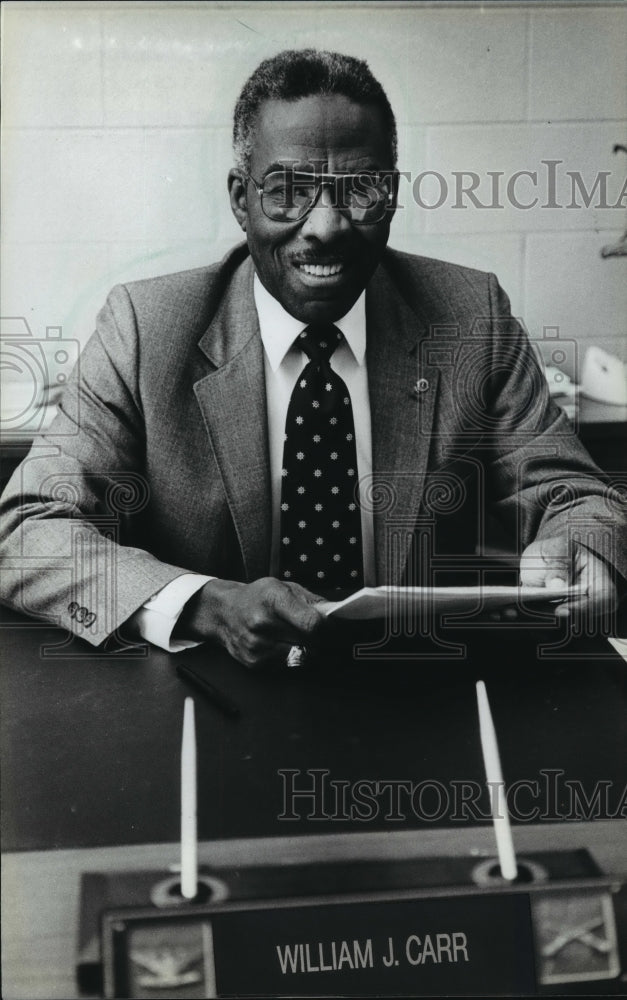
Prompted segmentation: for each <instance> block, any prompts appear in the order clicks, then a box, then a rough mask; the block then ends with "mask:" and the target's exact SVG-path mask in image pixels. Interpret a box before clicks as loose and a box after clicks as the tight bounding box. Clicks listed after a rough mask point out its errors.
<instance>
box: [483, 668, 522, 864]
mask: <svg viewBox="0 0 627 1000" xmlns="http://www.w3.org/2000/svg"><path fill="white" fill-rule="evenodd" d="M477 704H478V707H479V732H480V735H481V749H482V751H483V765H484V767H485V774H486V779H487V782H488V791H489V792H490V798H491V802H492V822H493V824H494V835H495V837H496V849H497V851H498V855H499V864H500V866H501V875H502V876H503V878H506V879H514V878H516V875H517V874H518V869H517V867H516V854H515V852H514V840H513V838H512V828H511V826H510V822H509V814H508V812H507V800H506V798H505V784H504V782H503V771H502V769H501V759H500V757H499V748H498V744H497V742H496V732H495V730H494V722H493V721H492V713H491V712H490V703H489V702H488V695H487V692H486V688H485V684H484V682H483V681H477Z"/></svg>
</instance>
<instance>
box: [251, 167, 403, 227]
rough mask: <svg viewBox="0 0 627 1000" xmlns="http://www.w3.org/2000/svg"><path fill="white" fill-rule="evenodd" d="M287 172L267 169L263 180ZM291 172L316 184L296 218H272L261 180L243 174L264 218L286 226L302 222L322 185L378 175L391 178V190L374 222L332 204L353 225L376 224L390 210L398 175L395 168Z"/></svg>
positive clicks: (312, 207)
mask: <svg viewBox="0 0 627 1000" xmlns="http://www.w3.org/2000/svg"><path fill="white" fill-rule="evenodd" d="M288 172H289V171H288V170H287V169H285V170H270V171H268V173H267V174H266V176H265V177H264V182H265V180H266V178H267V177H270V176H271V175H272V174H280V173H285V174H287V173H288ZM291 173H292V174H298V175H303V176H305V177H313V178H314V179H315V183H316V185H317V191H316V193H315V195H314V199H313V201H312V202H311V205H310V206H309V208H307V209H306V210H305V211H304V212H303V214H302V215H300V216H299V217H298V218H297V219H273V218H272V216H270V215H268V213H267V212H266V210H265V208H264V207H263V195H264V189H263V182H262V183H261V184H260V183H259V181H258V180H257V179H256V178H255V177H253V175H252V174H251V173H248V172H246V173H245V174H244V176H245V178H246V180H247V181H252V184H253V187H254V189H255V191H256V193H257V196H258V198H259V203H260V205H261V211H262V212H263V214H264V215H265V217H266V219H269V220H270V222H278V223H279V224H284V225H288V226H289V225H292V226H293V225H295V224H296V223H297V222H303V220H304V219H306V218H307V216H308V215H309V214H310V213H311V212H312V211H313V209H314V208H315V207H316V204H317V202H318V199H319V198H320V195H321V193H322V189H323V187H329V186H330V185H332V184H333V185H335V184H337V182H338V180H339V179H341V178H349V177H377V178H379V177H389V178H391V180H392V190H391V191H390V192H389V193H388V196H387V199H384V200H383V201H382V202H381V204H382V206H383V211H382V215H381V218H380V219H377V220H376V221H374V222H358V221H357V220H356V219H353V218H351V215H350V209H349V208H339V207H338V206H334V207H336V208H337V211H338V212H341V213H342V215H346V216H347V217H348V219H349V221H350V223H351V225H353V226H377V225H378V224H379V223H380V222H383V220H384V218H385V215H386V212H389V211H390V207H391V206H390V203H391V202H394V199H395V197H396V189H397V184H398V177H399V174H398V171H397V170H385V171H371V172H370V171H368V170H361V171H358V172H357V173H353V174H348V173H347V174H316V173H308V172H307V171H306V170H292V171H291Z"/></svg>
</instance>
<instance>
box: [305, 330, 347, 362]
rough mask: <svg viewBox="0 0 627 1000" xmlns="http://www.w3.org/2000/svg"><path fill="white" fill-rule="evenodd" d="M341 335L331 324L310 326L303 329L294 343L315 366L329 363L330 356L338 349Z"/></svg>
mask: <svg viewBox="0 0 627 1000" xmlns="http://www.w3.org/2000/svg"><path fill="white" fill-rule="evenodd" d="M341 339H342V334H341V332H340V330H338V328H337V327H336V326H333V324H331V323H327V324H320V325H318V324H313V323H312V324H311V325H310V326H307V327H305V329H304V330H303V332H302V333H301V334H300V336H299V337H298V340H297V341H296V343H297V344H298V346H299V347H300V349H301V350H302V351H304V352H305V354H306V355H307V357H308V358H309V360H310V361H313V362H315V363H317V364H323V363H325V362H326V363H327V364H328V362H329V359H330V358H331V355H332V354H333V352H334V350H335V348H336V347H338V345H339V343H340V341H341Z"/></svg>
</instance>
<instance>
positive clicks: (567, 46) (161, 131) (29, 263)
mask: <svg viewBox="0 0 627 1000" xmlns="http://www.w3.org/2000/svg"><path fill="white" fill-rule="evenodd" d="M626 22H627V13H626V11H625V8H624V7H621V6H620V5H615V4H603V3H590V4H579V5H575V6H566V5H561V4H560V5H558V6H551V5H548V4H533V5H525V4H521V5H519V4H507V5H504V6H503V5H498V6H492V5H483V6H476V5H474V4H472V3H467V4H465V5H461V6H460V5H457V6H447V5H446V4H442V3H441V4H438V5H437V6H436V7H434V6H432V5H431V6H430V5H421V4H418V3H413V4H381V5H380V4H377V3H364V4H361V5H354V4H350V5H346V6H344V5H336V4H327V3H317V4H315V3H303V4H298V5H295V4H290V3H288V4H280V3H254V4H247V3H244V4H229V3H220V4H211V3H185V4H182V3H167V2H161V3H155V4H150V3H144V4H140V5H136V4H134V3H124V4H121V3H111V2H100V3H81V2H75V3H64V2H56V3H51V4H48V3H33V2H28V3H15V2H14V3H11V2H8V3H5V4H4V5H3V121H4V137H3V160H4V168H3V169H4V184H3V223H2V237H3V277H2V315H3V316H7V315H8V316H16V315H21V316H24V317H26V319H27V320H28V322H29V323H30V324H31V327H32V329H33V332H34V333H35V334H36V335H42V334H43V332H44V331H45V328H46V327H47V326H62V327H63V331H64V336H68V337H76V338H78V339H79V340H80V341H81V342H84V341H85V339H86V338H87V337H88V336H89V334H90V333H91V330H92V329H93V322H94V317H95V314H96V312H97V310H98V308H99V307H100V305H101V304H102V302H103V300H104V297H105V295H106V293H107V291H108V290H109V288H110V287H111V286H112V285H113V284H115V283H116V282H118V281H126V280H131V279H133V278H137V277H144V276H148V275H154V274H160V273H165V272H168V271H174V270H180V269H182V268H186V267H194V266H199V265H202V264H205V263H208V262H211V261H213V260H215V259H216V258H218V257H219V256H221V255H222V253H223V252H224V251H225V250H226V249H228V248H229V247H230V246H231V245H232V244H233V243H234V242H235V241H237V240H238V239H239V238H240V236H241V234H240V231H239V229H238V227H237V226H236V224H235V222H234V220H233V218H232V216H231V213H230V209H229V206H228V200H227V196H226V174H227V171H228V168H229V166H230V165H231V149H230V122H231V114H232V109H233V106H234V103H235V100H236V98H237V94H238V92H239V89H240V87H241V85H242V83H243V81H244V79H245V78H246V76H247V75H248V74H249V73H250V72H251V71H252V70H253V69H254V67H255V66H256V65H257V63H258V62H259V61H260V60H261V59H262V58H264V57H266V56H268V55H271V54H273V53H276V52H278V51H280V50H281V49H283V48H286V47H303V46H306V45H313V46H316V47H319V48H323V47H324V48H332V49H337V50H340V51H344V52H348V53H350V54H354V55H358V56H361V57H363V58H366V59H367V60H368V62H369V63H370V65H371V67H372V69H373V71H374V73H375V75H377V76H378V77H379V79H380V80H381V82H382V83H383V84H384V86H385V88H386V90H387V91H388V94H389V97H390V100H391V102H392V105H393V107H394V108H395V110H396V113H397V117H398V123H399V133H400V163H399V166H400V167H401V168H402V169H404V170H407V171H410V172H411V175H412V178H415V177H416V176H417V175H419V174H421V173H426V174H427V175H428V176H426V177H425V178H423V179H422V180H421V181H420V184H419V189H418V190H419V195H420V200H422V201H423V202H424V204H425V205H426V204H429V203H430V202H431V203H433V201H434V200H436V199H437V197H438V184H439V185H440V193H441V184H442V182H441V181H439V180H438V176H439V177H441V178H444V181H445V183H446V185H447V187H448V189H449V190H448V196H447V198H446V199H445V201H444V203H443V204H442V205H441V206H440V207H438V208H428V207H424V206H423V207H421V205H420V204H416V200H415V198H414V197H413V195H412V190H411V187H410V185H409V183H407V185H406V186H405V188H404V191H405V196H406V197H405V200H404V207H403V209H402V210H400V211H399V212H398V213H397V217H396V219H395V222H394V227H393V233H392V239H391V245H393V246H396V247H399V248H401V249H405V250H409V251H412V252H416V253H423V254H427V255H431V256H436V257H442V258H444V259H448V260H454V261H457V262H459V263H462V264H466V265H469V266H474V267H479V268H482V269H487V270H492V271H495V272H496V273H497V274H498V275H499V278H500V279H501V283H502V284H503V286H504V287H505V289H506V290H507V291H508V293H509V295H510V298H511V300H512V306H513V309H514V312H515V313H516V314H517V315H521V316H523V317H524V319H525V321H526V324H527V327H528V329H529V330H530V333H531V335H532V336H534V337H537V338H541V337H542V331H543V328H544V327H556V326H557V327H559V328H560V334H561V336H562V337H564V338H567V339H570V340H574V341H575V342H576V344H577V347H578V353H579V355H580V356H582V355H583V351H584V350H585V347H586V346H587V345H588V344H590V343H598V344H600V345H601V346H604V347H605V348H606V349H608V350H611V351H612V352H613V353H616V354H619V355H620V356H622V357H623V358H625V359H627V344H626V338H625V315H626V306H627V302H626V299H625V296H626V294H627V293H626V289H627V281H626V280H625V279H626V277H627V261H626V260H625V258H622V259H620V258H612V259H608V260H602V259H601V257H600V250H601V247H602V246H604V245H606V244H609V243H613V242H615V241H616V240H617V239H618V238H619V236H620V235H621V233H622V231H623V230H624V228H625V225H626V224H627V208H604V207H599V205H598V200H599V199H598V197H597V198H593V200H592V204H591V205H590V206H589V207H587V208H586V207H584V206H583V204H582V200H581V198H579V199H578V200H579V203H580V207H575V208H567V207H566V205H568V203H569V202H570V201H571V191H570V181H569V178H568V175H567V173H566V172H567V171H569V170H570V171H578V172H579V174H580V175H581V176H582V178H583V180H584V181H585V183H586V185H587V186H588V188H590V187H591V186H592V184H593V182H594V178H595V176H596V175H597V173H598V172H599V171H608V172H609V176H608V179H607V199H606V200H607V202H608V203H610V204H613V203H614V202H615V201H616V200H617V198H618V196H619V193H620V190H621V186H622V184H623V183H624V177H625V172H626V170H625V168H626V167H627V157H626V156H624V155H621V154H617V155H613V154H612V145H613V144H614V143H615V142H621V141H622V142H625V140H626V139H627V120H626V119H627V90H626V87H625V82H626V79H627V46H625V45H624V37H625V26H626ZM545 160H559V161H562V162H561V163H560V164H559V165H558V166H557V167H556V168H555V169H556V174H557V180H556V186H555V192H554V196H555V197H554V200H556V201H557V202H558V203H559V206H560V207H554V208H544V207H542V203H543V201H545V200H546V198H547V183H548V181H547V177H546V171H547V167H546V165H544V164H543V162H542V161H545ZM523 170H526V171H532V172H533V171H537V173H538V181H537V187H536V189H535V190H533V185H532V183H531V180H530V178H529V177H528V176H521V177H520V178H519V180H518V181H517V182H516V188H515V192H516V196H517V197H518V200H519V201H520V202H525V201H530V200H531V199H532V197H533V196H534V194H535V195H537V196H538V197H539V199H540V201H539V203H538V205H537V206H536V207H533V208H528V209H527V208H519V207H515V206H514V205H512V204H511V203H510V202H509V201H508V199H507V197H506V189H505V186H506V183H507V181H508V180H509V179H510V178H511V177H512V175H514V174H515V173H516V172H517V171H523ZM462 171H466V172H474V173H475V174H477V175H478V176H479V178H480V181H481V183H480V185H479V187H477V188H476V194H477V196H478V197H479V200H480V201H482V202H483V203H486V202H490V188H489V184H490V182H491V181H490V177H491V174H490V173H489V172H492V174H496V172H501V177H500V179H499V183H500V184H501V186H502V187H501V193H500V194H499V198H498V199H493V200H494V201H502V202H503V207H502V208H496V207H494V208H480V207H476V206H475V205H474V204H473V203H472V200H471V199H470V198H469V196H463V197H462V200H461V201H462V203H461V205H460V207H455V204H456V197H455V172H457V173H458V174H459V173H460V172H462ZM436 175H438V176H436ZM625 203H626V204H627V198H626V199H625ZM575 363H576V362H575V361H573V362H572V365H571V368H572V370H571V372H570V373H571V374H574V367H573V366H574V365H575ZM569 364H571V362H569Z"/></svg>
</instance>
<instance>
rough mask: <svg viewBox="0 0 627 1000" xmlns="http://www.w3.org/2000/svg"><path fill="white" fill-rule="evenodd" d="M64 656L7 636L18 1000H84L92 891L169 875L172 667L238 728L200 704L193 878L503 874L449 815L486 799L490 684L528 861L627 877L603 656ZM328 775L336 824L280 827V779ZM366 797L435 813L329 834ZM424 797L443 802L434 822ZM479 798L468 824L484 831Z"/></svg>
mask: <svg viewBox="0 0 627 1000" xmlns="http://www.w3.org/2000/svg"><path fill="white" fill-rule="evenodd" d="M66 638H67V637H66V634H65V633H62V632H60V631H58V630H55V629H53V628H50V627H48V626H34V625H33V624H32V623H28V622H26V620H25V619H22V618H20V617H19V616H17V615H14V614H12V613H5V614H4V618H3V621H2V643H3V649H4V659H3V668H2V671H1V674H0V676H1V682H2V690H1V692H0V697H1V705H2V716H3V726H2V760H3V796H2V799H3V813H4V815H3V824H4V828H3V849H4V851H5V852H9V853H5V856H4V858H3V916H4V918H5V919H4V921H3V964H4V974H3V977H4V995H5V996H7V997H12V998H13V1000H17V998H20V997H23V998H26V997H31V998H32V997H45V998H46V1000H51V998H52V997H70V996H74V995H75V993H74V992H73V990H74V989H75V987H74V985H73V968H72V966H73V960H74V948H75V942H76V918H77V902H78V885H79V874H80V872H81V871H85V870H105V871H106V870H115V869H118V868H120V869H123V868H126V869H128V868H137V867H141V868H151V867H153V866H157V867H160V866H165V865H167V864H169V863H171V862H173V861H176V859H177V850H176V848H175V847H174V846H173V844H175V842H176V840H177V837H178V822H179V819H178V787H179V750H180V737H181V722H182V711H183V701H184V698H185V696H186V695H187V694H189V693H191V692H190V690H189V689H188V688H187V686H186V685H185V684H184V683H183V682H182V681H181V680H180V679H179V678H178V676H177V674H176V672H175V664H176V663H177V662H180V659H181V658H182V659H183V660H185V661H186V662H190V663H193V664H194V665H196V666H198V665H203V666H204V667H205V668H206V671H207V674H208V676H209V677H210V678H211V679H212V680H213V681H214V682H215V684H216V686H218V687H219V688H220V689H221V690H222V691H223V692H225V693H227V694H228V695H229V696H230V697H231V698H232V699H234V700H235V701H236V702H237V703H238V705H239V707H240V709H241V717H240V718H239V719H238V720H231V719H229V718H227V717H225V716H223V715H222V714H220V712H218V711H217V710H216V709H215V708H214V707H213V706H212V705H210V704H209V703H207V702H206V701H205V700H204V699H203V698H202V697H201V696H200V695H195V702H196V715H197V738H198V758H199V765H198V780H199V814H198V821H199V836H200V839H201V841H205V842H207V841H211V844H207V843H206V844H205V845H204V847H203V848H202V850H201V859H205V860H207V861H209V862H210V863H212V864H215V865H220V864H223V865H233V864H235V865H237V864H241V863H242V861H244V860H245V861H246V862H247V863H248V864H251V863H263V862H264V861H266V862H267V861H276V860H277V859H280V860H281V861H283V862H289V861H290V860H295V859H298V860H303V859H308V860H315V859H316V858H321V857H325V858H327V859H329V858H330V857H338V858H340V857H352V858H357V857H358V858H360V859H365V858H377V859H386V858H390V857H411V856H414V855H416V853H418V854H436V853H437V854H441V853H446V854H454V853H459V852H460V851H462V852H465V853H468V852H477V851H478V852H480V853H482V852H483V853H492V850H493V843H492V832H491V828H490V826H489V824H488V823H487V819H479V821H477V820H476V819H473V818H472V813H470V814H466V815H465V818H464V819H463V820H461V822H460V819H459V818H458V819H457V820H455V818H454V816H453V814H452V813H453V811H454V809H455V804H456V802H457V803H459V800H458V799H457V800H456V799H455V794H454V793H455V789H456V788H457V789H459V788H460V783H465V785H466V787H467V788H468V787H482V784H483V778H484V775H483V765H482V759H481V749H480V743H479V737H478V731H477V721H476V707H475V690H474V683H475V680H476V679H477V678H478V677H483V679H484V680H485V681H486V683H487V687H488V692H489V696H490V699H491V704H492V711H493V715H494V720H495V724H496V728H497V732H498V735H499V741H500V746H501V754H502V758H503V768H504V773H505V778H506V781H507V782H508V784H509V785H510V786H511V784H512V783H513V782H515V781H526V782H531V783H532V791H533V783H537V788H536V792H535V795H534V797H533V800H531V799H529V798H525V797H524V795H523V798H522V799H521V805H522V806H523V807H524V808H525V809H527V808H528V807H529V806H530V805H534V806H535V808H536V809H537V814H536V822H535V824H533V825H532V824H531V823H529V822H528V821H527V820H526V819H525V818H523V817H521V818H520V820H519V822H518V824H517V826H516V828H515V838H516V842H517V845H518V846H519V848H520V849H525V847H527V848H528V847H530V846H531V847H538V846H541V847H543V848H546V847H548V846H550V847H552V848H556V849H559V848H560V847H574V846H587V847H589V848H591V849H592V852H593V854H594V856H595V857H596V858H597V860H598V861H599V863H600V864H601V867H602V868H603V869H604V870H605V871H606V872H608V873H625V872H627V847H626V846H625V843H626V840H627V838H626V837H625V834H624V829H625V827H624V824H620V823H619V822H617V820H616V819H612V818H611V817H613V816H614V815H615V813H616V810H617V809H618V808H619V805H620V799H621V795H622V794H623V790H624V787H625V784H626V781H625V777H626V775H625V763H624V762H625V760H626V759H627V755H626V753H625V751H626V750H627V732H626V727H625V725H624V721H625V695H626V693H627V685H626V683H625V677H626V667H625V663H624V661H623V660H622V659H621V658H620V657H619V656H618V655H617V654H615V653H614V652H613V650H612V649H611V647H610V646H609V644H608V643H607V641H606V640H604V639H586V640H584V639H580V640H577V641H575V640H573V641H569V642H564V633H563V632H561V631H560V630H559V629H558V630H557V631H555V630H547V631H544V632H542V633H541V632H539V631H538V629H537V627H536V628H530V629H529V628H528V629H526V630H525V629H520V628H512V627H511V626H506V627H495V628H491V629H489V630H488V631H487V632H486V630H475V631H473V630H472V629H469V628H468V627H464V628H458V629H450V630H449V631H448V632H447V641H450V642H457V643H459V644H461V643H464V642H465V643H466V645H467V649H466V653H465V655H463V656H457V657H451V654H450V650H449V655H448V657H443V656H442V655H441V654H442V652H443V650H442V649H437V648H436V649H435V650H434V649H431V650H430V651H427V650H426V649H425V648H424V646H423V645H421V644H420V643H419V642H418V641H417V642H416V645H415V653H416V654H418V653H423V654H424V657H423V658H420V657H418V656H414V658H413V659H405V660H402V659H398V658H388V659H379V660H376V661H372V660H361V661H357V662H353V663H351V662H350V660H349V659H348V658H347V657H346V656H345V655H344V654H342V655H338V656H336V657H334V656H333V655H330V654H329V655H327V656H324V657H322V658H321V660H320V661H319V662H317V663H315V664H313V665H312V666H311V667H310V668H308V669H306V670H304V671H301V672H297V671H287V670H276V671H260V672H250V671H248V670H246V669H244V668H242V667H240V666H238V665H237V664H235V663H233V661H231V660H230V659H229V658H228V657H227V656H226V655H224V654H222V653H220V652H218V651H215V650H210V649H207V648H199V649H197V650H194V651H192V652H188V653H184V654H183V655H182V657H181V656H180V654H179V657H174V656H169V655H168V654H165V653H162V652H160V651H158V650H154V649H153V650H150V652H149V653H148V655H145V656H130V655H123V656H120V655H109V656H101V655H97V654H96V653H95V652H94V651H93V650H92V649H90V648H89V647H87V646H86V645H85V644H84V643H81V642H79V641H76V640H74V641H72V642H71V643H70V644H67V642H66ZM560 643H561V644H560ZM540 645H543V647H544V655H543V656H542V657H540V658H538V655H537V654H538V648H539V646H540ZM390 652H391V651H390V649H387V653H388V655H389V653H390ZM434 653H437V654H440V656H439V658H434V655H433V654H434ZM316 769H317V770H318V773H319V774H321V773H322V771H324V770H326V771H328V775H327V776H326V777H327V778H328V780H329V781H335V782H336V783H338V784H336V785H335V786H332V787H331V786H326V792H325V798H324V801H323V802H322V809H321V811H322V812H325V811H326V814H327V815H326V817H325V816H322V817H321V818H318V819H312V818H308V813H309V812H310V811H311V808H312V806H311V801H305V802H303V803H302V805H301V803H300V802H296V800H294V802H295V808H296V811H298V812H300V818H298V819H296V820H291V821H290V820H286V819H281V818H279V817H280V814H281V813H282V812H283V811H284V809H285V801H284V779H283V778H282V777H281V775H280V773H279V772H280V771H288V770H292V771H296V772H298V774H297V781H298V783H300V787H303V785H304V783H305V782H306V781H310V780H313V779H311V775H309V776H308V775H307V774H306V772H307V771H308V770H309V771H312V770H316ZM359 779H361V780H366V781H370V782H375V781H379V782H383V783H384V784H385V783H387V784H388V786H391V785H390V783H394V782H397V783H399V782H401V783H403V782H404V783H405V784H409V786H410V787H414V788H415V787H416V786H418V785H420V783H421V782H426V783H427V784H428V785H429V793H430V794H431V795H432V797H431V798H429V794H427V795H426V797H425V799H424V801H423V802H422V805H423V806H424V810H423V812H422V813H421V812H420V811H419V810H418V811H416V809H415V808H413V807H412V806H411V803H412V802H413V801H415V800H414V799H411V798H410V797H404V798H398V799H397V800H395V801H396V805H394V803H393V801H392V799H391V798H390V795H391V793H390V792H388V793H387V795H385V794H384V795H381V796H379V797H378V799H377V802H378V803H379V806H380V808H379V811H378V813H377V814H376V815H374V816H372V817H371V818H370V819H369V820H368V821H364V820H363V819H361V820H360V819H357V818H353V819H350V818H348V817H347V818H338V815H339V817H341V815H342V803H341V802H340V805H339V807H338V804H337V803H338V797H337V794H336V793H337V790H338V789H340V793H339V794H340V798H341V787H342V785H341V784H340V783H342V782H344V783H349V786H348V787H349V788H350V787H352V786H350V783H351V782H355V781H357V780H359ZM599 782H602V783H603V784H602V785H601V786H599V784H598V783H599ZM569 783H570V784H569ZM398 787H400V786H398ZM574 787H575V788H577V789H578V792H577V794H578V796H579V798H578V800H577V801H578V803H579V805H578V806H576V808H575V811H574V813H573V788H574ZM599 787H601V789H602V795H601V798H600V799H599V802H600V812H599V811H598V809H597V807H596V806H594V801H595V798H594V797H595V791H596V789H597V788H599ZM528 790H529V786H528ZM523 791H524V790H523ZM433 794H435V795H436V796H437V795H438V794H440V795H442V796H444V797H445V799H444V807H443V808H442V809H441V814H438V815H437V816H436V817H435V818H434V816H433V810H434V809H436V810H438V808H439V807H438V802H437V800H434V798H433ZM483 794H484V793H483V792H482V797H481V799H480V800H478V801H477V803H476V805H477V807H478V808H479V809H480V810H481V811H482V813H483V814H484V815H485V816H486V817H487V814H488V803H487V796H486V797H485V798H484V797H483ZM399 795H400V793H399ZM447 796H448V800H446V797H447ZM605 796H606V798H605ZM576 798H577V797H576ZM586 800H588V803H589V804H590V803H592V805H591V806H590V808H589V816H588V818H594V819H595V821H596V822H595V823H593V824H582V823H579V822H569V821H566V820H567V819H568V818H571V819H575V818H576V819H582V818H585V815H586V808H587V807H586V805H585V801H586ZM338 808H339V810H340V812H339V814H338V812H337V810H338ZM390 809H392V810H393V811H395V813H396V818H394V819H391V818H390V817H389V811H390ZM538 820H539V821H540V822H537V821H538ZM555 821H557V822H555ZM560 821H561V822H560ZM416 831H417V832H416ZM617 831H620V832H617ZM249 838H261V839H254V840H251V839H249ZM110 845H127V846H125V847H113V846H110ZM128 845H130V846H128ZM147 845H149V846H147ZM150 845H152V846H150Z"/></svg>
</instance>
